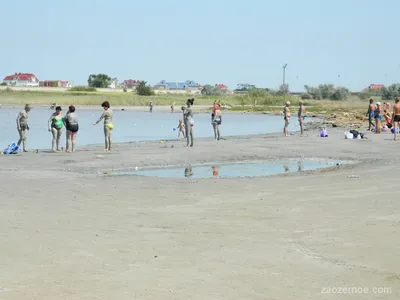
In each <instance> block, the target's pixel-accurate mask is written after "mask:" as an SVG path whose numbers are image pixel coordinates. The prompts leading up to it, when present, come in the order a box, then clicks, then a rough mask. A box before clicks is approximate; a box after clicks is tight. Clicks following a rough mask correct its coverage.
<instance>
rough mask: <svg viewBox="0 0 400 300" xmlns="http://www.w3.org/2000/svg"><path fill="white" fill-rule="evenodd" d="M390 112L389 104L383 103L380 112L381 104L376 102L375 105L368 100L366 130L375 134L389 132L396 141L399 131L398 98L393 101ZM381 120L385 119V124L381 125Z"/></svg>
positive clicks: (399, 101)
mask: <svg viewBox="0 0 400 300" xmlns="http://www.w3.org/2000/svg"><path fill="white" fill-rule="evenodd" d="M390 110H391V104H390V103H389V102H384V103H383V111H382V105H381V103H380V102H379V101H378V102H376V104H375V103H374V100H373V99H370V100H369V105H368V110H367V113H366V116H368V130H369V131H372V132H375V133H376V134H380V133H381V132H382V131H383V132H385V131H389V130H390V131H391V132H392V133H394V140H397V135H398V133H399V132H398V131H399V129H400V97H397V98H396V99H395V103H394V105H393V110H392V112H391V111H390ZM383 118H384V119H385V124H381V120H382V119H383Z"/></svg>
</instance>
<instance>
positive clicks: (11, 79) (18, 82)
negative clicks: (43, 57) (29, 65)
mask: <svg viewBox="0 0 400 300" xmlns="http://www.w3.org/2000/svg"><path fill="white" fill-rule="evenodd" d="M3 82H4V83H7V84H8V85H12V86H39V79H37V77H36V76H35V74H32V73H15V74H14V75H9V76H6V77H5V78H4V79H3Z"/></svg>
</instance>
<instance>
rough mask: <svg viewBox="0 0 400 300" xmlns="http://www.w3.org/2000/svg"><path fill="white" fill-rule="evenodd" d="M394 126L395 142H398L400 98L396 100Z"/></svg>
mask: <svg viewBox="0 0 400 300" xmlns="http://www.w3.org/2000/svg"><path fill="white" fill-rule="evenodd" d="M392 124H393V129H394V140H395V141H397V129H398V128H400V98H396V100H395V102H394V105H393V116H392Z"/></svg>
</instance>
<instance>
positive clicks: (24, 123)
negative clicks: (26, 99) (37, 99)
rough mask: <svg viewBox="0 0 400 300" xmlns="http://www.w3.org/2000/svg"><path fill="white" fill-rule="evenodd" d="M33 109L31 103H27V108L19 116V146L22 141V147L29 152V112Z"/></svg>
mask: <svg viewBox="0 0 400 300" xmlns="http://www.w3.org/2000/svg"><path fill="white" fill-rule="evenodd" d="M31 109H32V106H31V105H30V104H25V108H24V110H23V111H21V112H20V113H19V114H18V116H17V130H18V134H19V140H18V143H17V144H18V146H20V145H21V143H22V148H23V151H24V152H28V150H27V149H26V148H27V147H26V146H27V136H28V130H29V125H28V113H29V112H30V110H31Z"/></svg>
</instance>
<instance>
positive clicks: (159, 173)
mask: <svg viewBox="0 0 400 300" xmlns="http://www.w3.org/2000/svg"><path fill="white" fill-rule="evenodd" d="M345 163H347V162H344V161H334V160H332V161H327V160H311V159H309V160H289V161H274V162H258V163H254V162H253V163H231V164H212V165H211V164H210V165H203V166H187V167H186V168H163V169H150V170H140V169H138V170H136V171H129V172H115V173H111V174H110V175H136V176H152V177H164V178H185V177H190V178H212V177H220V178H240V177H260V176H270V175H278V174H285V173H295V172H305V171H311V170H318V169H323V168H329V167H335V166H336V167H337V166H341V165H343V164H345Z"/></svg>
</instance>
